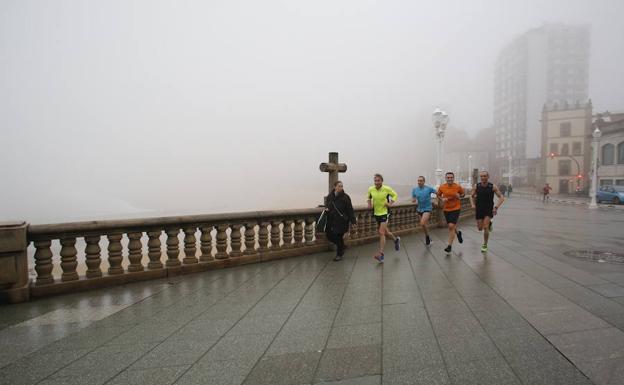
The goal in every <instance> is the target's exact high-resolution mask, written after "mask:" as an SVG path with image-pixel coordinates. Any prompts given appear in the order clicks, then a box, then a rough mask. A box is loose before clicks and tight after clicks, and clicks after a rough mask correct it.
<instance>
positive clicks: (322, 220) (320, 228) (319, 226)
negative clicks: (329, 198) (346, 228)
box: [316, 210, 327, 233]
mask: <svg viewBox="0 0 624 385" xmlns="http://www.w3.org/2000/svg"><path fill="white" fill-rule="evenodd" d="M326 227H327V211H325V210H323V212H322V213H321V215H320V216H319V217H318V219H317V220H316V232H319V233H324V232H325V228H326Z"/></svg>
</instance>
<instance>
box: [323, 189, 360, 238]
mask: <svg viewBox="0 0 624 385" xmlns="http://www.w3.org/2000/svg"><path fill="white" fill-rule="evenodd" d="M325 207H326V208H327V209H329V212H328V213H327V214H328V215H327V228H326V229H327V230H326V231H327V232H332V233H334V234H344V233H346V232H348V231H349V224H355V223H356V222H357V221H356V219H355V214H354V212H353V205H352V204H351V198H350V197H349V195H347V194H345V193H344V192H343V193H340V194H338V195H335V194H334V193H333V192H332V193H331V194H329V195H328V196H326V197H325Z"/></svg>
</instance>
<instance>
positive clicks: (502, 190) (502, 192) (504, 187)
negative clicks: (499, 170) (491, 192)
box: [500, 183, 507, 195]
mask: <svg viewBox="0 0 624 385" xmlns="http://www.w3.org/2000/svg"><path fill="white" fill-rule="evenodd" d="M500 192H501V194H503V195H505V194H506V193H507V185H506V184H505V183H502V184H501V185H500Z"/></svg>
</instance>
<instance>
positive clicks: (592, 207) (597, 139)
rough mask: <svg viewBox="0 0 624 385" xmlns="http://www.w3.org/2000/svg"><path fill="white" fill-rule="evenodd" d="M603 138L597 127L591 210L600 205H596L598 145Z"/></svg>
mask: <svg viewBox="0 0 624 385" xmlns="http://www.w3.org/2000/svg"><path fill="white" fill-rule="evenodd" d="M601 136H602V132H601V131H600V129H599V128H598V127H597V126H596V129H595V130H594V132H593V133H592V137H593V139H592V163H591V166H592V180H591V187H590V189H589V197H590V199H591V201H590V202H589V208H590V209H595V208H598V205H597V204H596V192H597V190H598V144H599V143H600V137H601Z"/></svg>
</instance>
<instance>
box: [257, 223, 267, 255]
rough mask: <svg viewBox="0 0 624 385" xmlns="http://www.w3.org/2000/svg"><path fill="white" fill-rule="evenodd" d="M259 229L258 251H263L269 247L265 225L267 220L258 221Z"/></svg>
mask: <svg viewBox="0 0 624 385" xmlns="http://www.w3.org/2000/svg"><path fill="white" fill-rule="evenodd" d="M259 226H260V229H259V230H258V246H259V247H258V251H259V252H264V251H267V250H268V249H269V247H268V244H269V230H268V229H267V227H268V226H269V223H268V222H260V223H259Z"/></svg>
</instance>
